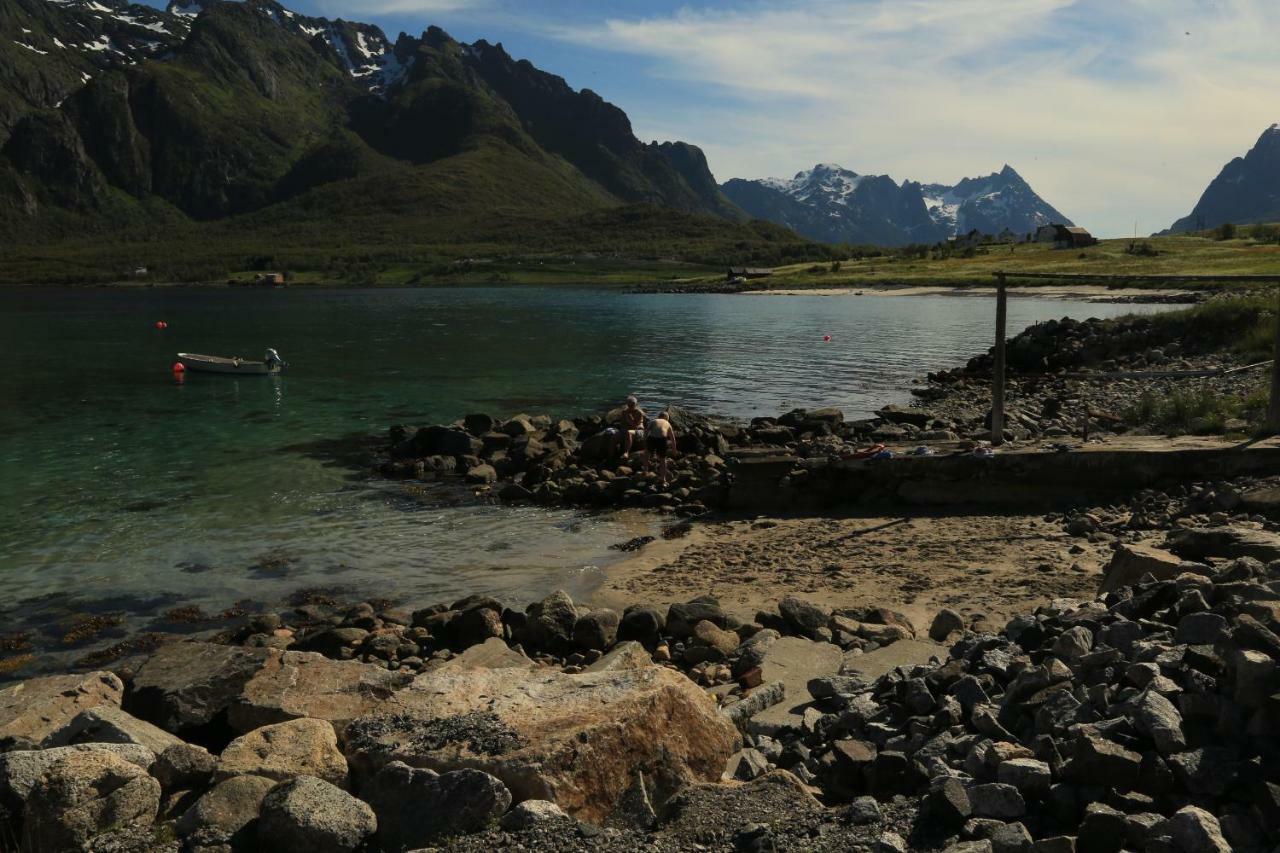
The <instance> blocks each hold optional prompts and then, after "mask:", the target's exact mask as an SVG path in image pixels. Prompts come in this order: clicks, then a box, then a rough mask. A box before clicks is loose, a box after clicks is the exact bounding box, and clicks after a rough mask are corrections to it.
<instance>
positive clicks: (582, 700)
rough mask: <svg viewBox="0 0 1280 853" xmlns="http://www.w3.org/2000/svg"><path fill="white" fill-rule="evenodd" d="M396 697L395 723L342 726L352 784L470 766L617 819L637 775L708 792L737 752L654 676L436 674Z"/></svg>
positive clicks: (720, 730)
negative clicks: (397, 766) (393, 769)
mask: <svg viewBox="0 0 1280 853" xmlns="http://www.w3.org/2000/svg"><path fill="white" fill-rule="evenodd" d="M397 698H398V700H399V701H400V704H401V705H402V707H403V708H404V710H403V711H402V712H401V713H395V714H383V715H371V716H369V717H366V718H363V719H360V720H356V721H355V722H353V723H352V724H351V725H350V726H349V727H348V729H347V736H346V744H347V758H348V759H349V761H350V762H351V765H352V771H353V772H354V773H355V774H357V776H359V777H362V778H365V779H368V778H370V777H372V776H373V775H374V774H375V773H376V772H377V771H378V770H379V769H381V768H382V767H383V766H385V765H387V764H389V763H390V762H392V761H403V762H404V763H406V764H408V765H411V766H414V767H427V768H431V769H433V770H437V771H442V772H443V771H449V770H454V769H458V768H462V767H473V768H476V769H478V770H483V771H485V772H486V773H490V774H492V775H493V776H495V777H497V778H498V779H501V780H502V781H503V782H504V783H505V784H506V786H507V787H508V788H510V789H511V791H512V793H513V794H515V797H516V799H517V800H526V799H543V800H550V801H552V802H554V803H556V804H558V805H559V806H560V807H561V808H563V809H564V810H565V811H567V812H569V813H570V814H572V815H574V816H575V817H578V818H580V819H583V820H589V821H600V820H603V819H605V818H607V817H608V816H609V815H610V814H611V813H612V812H613V811H614V809H615V808H616V807H617V806H618V804H619V801H620V799H621V798H622V797H623V794H624V793H625V792H626V791H627V790H628V789H629V788H630V787H631V786H632V784H633V782H634V779H635V776H636V773H637V772H641V771H643V772H644V773H646V774H651V775H653V776H654V777H655V778H657V779H658V780H660V781H661V782H662V783H663V784H665V785H669V786H671V787H676V786H678V785H679V784H682V783H684V782H689V781H698V780H708V781H713V780H716V779H718V778H719V777H720V774H721V772H722V771H723V769H724V764H725V761H726V760H727V759H728V757H729V756H730V755H731V754H732V753H733V752H734V751H735V750H736V749H737V748H738V747H739V746H740V742H739V737H738V733H737V731H736V730H735V729H734V727H733V725H732V724H731V723H730V722H729V721H728V720H727V719H726V718H724V717H723V716H721V715H720V714H719V713H718V712H717V711H716V706H715V703H714V701H713V700H712V699H711V698H710V697H709V696H708V695H707V694H706V693H705V692H703V691H702V690H700V689H699V688H698V687H697V686H695V685H694V684H693V682H691V681H690V680H689V679H688V678H686V677H685V676H683V675H681V674H679V673H676V672H672V671H671V670H668V669H663V668H660V667H655V666H646V667H641V668H628V669H616V670H608V671H603V672H584V673H578V674H575V675H570V674H566V673H563V672H557V671H547V670H522V669H502V670H470V671H449V672H444V671H441V672H434V673H427V674H424V675H421V676H419V677H418V679H417V680H415V682H414V684H413V685H412V686H411V687H410V688H408V689H407V690H405V691H402V692H401V693H400V694H399V696H398V697H397Z"/></svg>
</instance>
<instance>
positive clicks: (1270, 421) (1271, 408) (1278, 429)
mask: <svg viewBox="0 0 1280 853" xmlns="http://www.w3.org/2000/svg"><path fill="white" fill-rule="evenodd" d="M1274 331H1275V336H1276V339H1275V341H1274V342H1273V343H1272V346H1271V398H1270V399H1269V400H1268V401H1267V432H1268V433H1270V434H1271V435H1276V434H1278V433H1280V287H1277V288H1276V323H1275V330H1274Z"/></svg>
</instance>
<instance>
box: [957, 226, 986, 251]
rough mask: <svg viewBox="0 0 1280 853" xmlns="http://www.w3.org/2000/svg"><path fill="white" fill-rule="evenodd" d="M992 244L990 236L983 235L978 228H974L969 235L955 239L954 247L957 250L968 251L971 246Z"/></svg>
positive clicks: (962, 235)
mask: <svg viewBox="0 0 1280 853" xmlns="http://www.w3.org/2000/svg"><path fill="white" fill-rule="evenodd" d="M990 242H991V237H990V235H988V234H983V233H982V232H981V231H979V230H978V229H977V228H974V229H972V230H970V231H969V233H968V234H961V235H959V236H957V237H956V238H955V243H953V244H952V245H954V246H955V247H956V248H957V249H967V248H969V247H971V246H981V245H983V244H984V243H990Z"/></svg>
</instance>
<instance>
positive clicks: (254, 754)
mask: <svg viewBox="0 0 1280 853" xmlns="http://www.w3.org/2000/svg"><path fill="white" fill-rule="evenodd" d="M232 776H262V777H264V778H267V779H276V780H277V781H280V780H285V779H292V778H293V777H295V776H315V777H316V778H318V779H323V780H325V781H326V782H330V783H332V784H334V785H345V784H346V782H347V760H346V759H345V758H343V757H342V753H341V752H340V751H339V750H338V738H337V736H336V735H335V733H334V731H333V726H332V725H331V724H330V723H329V722H327V721H325V720H313V719H308V718H303V719H298V720H289V721H288V722H285V723H276V724H275V725H273V726H263V727H262V728H260V729H254V730H253V731H251V732H249V733H248V734H245V735H241V736H240V737H238V738H236V739H235V740H233V741H231V743H229V744H227V748H226V749H224V750H223V751H222V756H221V758H220V759H219V760H218V770H217V774H216V778H218V779H227V778H230V777H232Z"/></svg>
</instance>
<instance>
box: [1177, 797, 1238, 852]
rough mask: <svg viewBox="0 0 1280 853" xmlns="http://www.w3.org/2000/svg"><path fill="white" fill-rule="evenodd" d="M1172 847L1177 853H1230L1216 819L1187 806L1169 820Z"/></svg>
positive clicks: (1229, 846) (1228, 845) (1202, 811)
mask: <svg viewBox="0 0 1280 853" xmlns="http://www.w3.org/2000/svg"><path fill="white" fill-rule="evenodd" d="M1169 832H1170V835H1171V836H1172V837H1173V846H1174V849H1175V850H1178V851H1179V853H1230V851H1231V845H1230V844H1228V843H1227V840H1226V839H1225V838H1223V836H1222V827H1221V825H1220V824H1219V823H1218V819H1217V818H1216V817H1214V816H1213V815H1212V814H1210V813H1209V812H1207V811H1205V810H1204V809H1200V808H1196V807H1195V806H1187V807H1186V808H1184V809H1180V810H1179V811H1178V812H1177V813H1176V814H1175V815H1174V816H1173V817H1171V818H1169Z"/></svg>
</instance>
